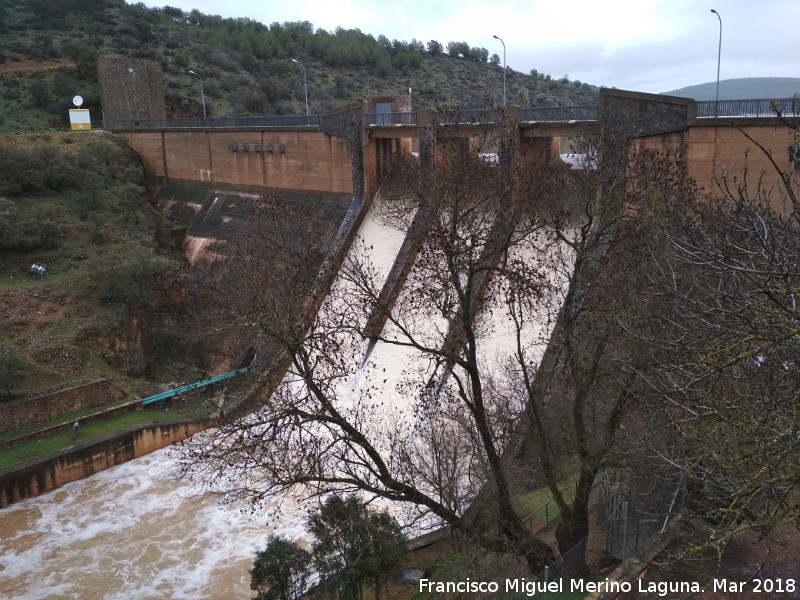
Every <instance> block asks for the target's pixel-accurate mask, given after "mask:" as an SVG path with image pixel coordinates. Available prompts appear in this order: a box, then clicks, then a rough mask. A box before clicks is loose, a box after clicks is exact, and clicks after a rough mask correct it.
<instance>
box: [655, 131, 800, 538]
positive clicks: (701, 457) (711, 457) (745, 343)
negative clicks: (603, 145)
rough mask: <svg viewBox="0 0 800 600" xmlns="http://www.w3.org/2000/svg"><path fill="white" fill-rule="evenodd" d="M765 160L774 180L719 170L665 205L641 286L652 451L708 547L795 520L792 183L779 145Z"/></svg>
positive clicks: (796, 345)
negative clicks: (657, 432) (653, 298)
mask: <svg viewBox="0 0 800 600" xmlns="http://www.w3.org/2000/svg"><path fill="white" fill-rule="evenodd" d="M790 134H791V136H792V139H794V140H796V136H797V128H796V126H795V127H794V128H792V129H790ZM751 141H752V140H751ZM754 143H755V142H754ZM761 150H762V151H764V152H767V149H765V148H761ZM769 156H770V159H771V161H772V164H773V166H774V167H775V168H776V170H777V171H778V174H779V176H780V179H779V180H780V182H781V183H780V184H779V185H778V186H776V187H774V188H767V186H766V185H764V184H763V181H764V179H763V177H762V176H759V177H757V178H753V177H752V176H751V175H750V174H749V173H748V172H747V169H745V170H744V172H743V174H742V175H741V176H734V175H733V174H729V173H724V172H723V173H721V174H720V175H719V178H718V188H719V194H718V197H716V198H714V199H713V200H712V201H710V202H708V203H704V204H699V205H695V206H692V207H687V206H685V205H684V206H681V205H676V206H674V207H673V214H672V215H671V218H670V219H669V220H668V221H666V225H665V226H664V227H663V233H664V236H665V239H666V240H667V242H668V244H667V246H666V248H665V252H664V253H663V254H662V255H661V256H659V257H658V261H657V263H658V270H657V271H654V277H653V285H652V288H651V289H652V292H653V293H654V294H660V295H662V296H663V297H664V298H666V299H667V301H668V302H667V303H665V304H664V305H663V307H662V308H663V310H662V311H660V312H659V313H658V314H657V319H654V320H656V321H657V322H658V323H659V324H660V325H662V327H661V331H660V335H659V339H658V340H657V343H658V346H659V347H660V348H661V349H662V350H663V351H662V356H663V358H664V362H663V363H662V364H661V365H659V368H658V369H657V371H655V373H657V376H656V377H654V379H653V383H654V387H655V388H656V389H657V390H658V391H659V394H660V397H661V398H663V399H664V400H665V401H666V402H663V403H662V405H661V407H662V408H661V410H662V413H663V418H661V419H660V421H661V422H662V423H664V424H666V425H667V427H668V429H667V432H668V433H669V435H663V434H662V435H661V436H660V438H658V439H661V440H662V442H663V443H662V445H661V446H660V447H659V448H657V449H655V448H654V449H653V450H654V451H655V452H654V453H655V454H657V455H658V456H659V457H660V459H661V462H662V464H669V465H671V466H672V468H673V469H674V470H680V471H681V472H683V473H684V474H685V478H686V482H687V483H686V485H687V489H688V492H689V508H690V510H691V512H692V513H693V514H696V515H698V516H699V517H701V518H703V519H704V520H705V521H706V522H707V523H708V524H709V527H710V535H709V538H708V542H707V543H708V544H710V545H713V546H715V547H717V548H718V549H720V550H721V549H722V548H723V547H724V546H725V544H726V543H727V541H728V540H729V539H730V537H731V536H733V535H735V534H736V533H738V532H739V531H741V530H743V529H749V528H754V529H757V530H759V531H761V532H763V533H767V532H769V531H770V530H771V529H772V528H773V527H774V526H775V525H777V524H780V523H787V522H788V523H795V524H797V523H798V522H800V521H799V518H800V501H798V497H797V492H796V490H797V486H798V484H800V470H799V469H798V467H799V466H800V465H799V464H798V461H797V458H796V456H797V450H798V449H799V448H800V435H799V434H798V432H800V426H798V419H797V414H798V412H797V410H798V400H800V397H799V396H798V390H800V369H798V366H799V365H798V356H800V335H798V332H800V306H798V290H799V289H800V220H799V219H798V216H799V215H800V212H798V203H797V197H798V183H797V180H796V178H793V170H794V167H795V166H796V163H795V161H794V160H793V157H792V155H791V147H790V154H789V157H788V162H787V160H786V158H785V157H779V156H773V155H772V154H771V153H769ZM687 208H690V209H691V210H687ZM656 275H657V276H656ZM651 341H654V340H653V339H651Z"/></svg>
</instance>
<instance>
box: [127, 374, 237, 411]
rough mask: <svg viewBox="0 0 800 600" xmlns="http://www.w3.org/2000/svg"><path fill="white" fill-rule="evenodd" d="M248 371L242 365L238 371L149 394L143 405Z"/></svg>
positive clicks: (143, 400)
mask: <svg viewBox="0 0 800 600" xmlns="http://www.w3.org/2000/svg"><path fill="white" fill-rule="evenodd" d="M246 371H247V367H242V368H241V369H238V370H236V371H230V372H228V373H223V374H222V375H217V376H216V377H211V378H210V379H203V380H202V381H197V382H195V383H190V384H188V385H184V386H181V387H179V388H175V389H174V390H169V391H166V392H161V393H160V394H155V395H153V396H148V397H147V398H143V399H142V406H147V405H148V404H153V403H154V402H158V401H159V400H166V399H167V398H172V397H173V396H177V395H179V394H183V393H184V392H189V391H191V390H197V389H200V388H202V387H205V386H207V385H211V384H212V383H217V382H218V381H223V380H225V379H230V378H231V377H235V376H236V375H241V374H242V373H245V372H246Z"/></svg>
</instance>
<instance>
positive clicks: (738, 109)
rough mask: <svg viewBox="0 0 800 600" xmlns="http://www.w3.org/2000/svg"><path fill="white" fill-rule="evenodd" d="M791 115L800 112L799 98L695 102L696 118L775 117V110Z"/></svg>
mask: <svg viewBox="0 0 800 600" xmlns="http://www.w3.org/2000/svg"><path fill="white" fill-rule="evenodd" d="M778 111H779V112H780V113H781V114H783V115H784V116H788V117H793V116H797V115H798V114H799V113H800V99H798V98H779V99H777V100H763V99H761V100H720V101H719V102H717V101H716V100H702V101H700V102H697V118H698V119H709V118H711V119H713V118H714V117H755V118H764V117H775V116H777V112H778Z"/></svg>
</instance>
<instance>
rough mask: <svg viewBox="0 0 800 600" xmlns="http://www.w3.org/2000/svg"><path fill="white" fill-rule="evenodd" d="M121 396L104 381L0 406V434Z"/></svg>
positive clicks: (105, 402) (98, 404)
mask: <svg viewBox="0 0 800 600" xmlns="http://www.w3.org/2000/svg"><path fill="white" fill-rule="evenodd" d="M124 395H125V392H123V391H122V390H120V389H117V388H116V387H114V385H113V384H112V383H111V382H110V381H108V380H106V379H101V380H99V381H93V382H91V383H85V384H81V385H76V386H72V387H69V388H66V389H63V390H59V391H56V392H52V393H48V394H44V395H42V396H37V397H35V398H28V399H24V400H18V401H16V402H10V403H8V404H2V405H0V433H3V432H5V431H9V430H12V429H18V428H19V427H25V426H27V425H35V424H37V423H42V422H44V421H47V420H49V419H52V418H54V417H57V416H59V415H63V414H65V413H68V412H72V411H75V410H80V409H82V408H86V407H87V406H103V405H107V404H111V403H113V402H116V401H117V400H119V399H120V398H122V397H123V396H124Z"/></svg>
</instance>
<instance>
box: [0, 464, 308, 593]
mask: <svg viewBox="0 0 800 600" xmlns="http://www.w3.org/2000/svg"><path fill="white" fill-rule="evenodd" d="M173 467H174V463H173V461H172V459H171V457H170V454H169V450H168V449H164V450H160V451H158V452H154V453H153V454H149V455H147V456H145V457H142V458H139V459H137V460H134V461H131V462H128V463H125V464H123V465H120V466H118V467H114V468H113V469H109V470H106V471H103V472H101V473H98V474H96V475H93V476H92V477H89V478H87V479H84V480H81V481H76V482H73V483H70V484H68V485H65V486H63V487H61V488H59V489H57V490H54V491H53V492H50V493H48V494H45V495H42V496H39V497H37V498H32V499H29V500H25V501H23V502H20V503H18V504H14V505H12V506H10V507H8V508H5V509H3V510H2V511H0V597H2V598H19V599H25V600H33V599H39V598H53V599H55V598H81V599H93V598H104V599H120V600H122V599H128V598H137V599H142V600H144V599H150V598H152V599H162V598H175V599H184V598H185V599H187V600H188V599H193V600H194V599H203V598H207V599H216V598H248V597H250V595H251V594H252V592H251V590H250V579H249V569H250V567H251V566H252V562H253V558H254V557H255V553H256V552H257V551H258V550H260V549H262V548H263V547H264V546H265V545H266V538H267V536H268V535H269V534H270V533H281V534H282V535H284V536H286V537H288V538H290V539H297V538H299V537H301V536H302V535H303V530H304V527H303V518H304V513H303V512H302V511H301V509H299V508H298V507H296V506H288V504H289V503H288V502H287V503H285V505H284V506H283V507H282V508H283V511H282V513H281V514H280V517H279V518H278V519H273V520H272V522H271V526H268V525H267V518H268V513H267V512H266V511H265V512H256V513H252V512H251V511H250V509H249V507H243V506H231V505H222V504H220V503H218V502H217V501H216V497H214V496H208V495H206V496H199V494H200V493H201V491H202V490H201V488H200V486H198V485H195V484H192V483H191V482H189V481H183V480H181V481H176V480H175V479H173V478H172V477H171V475H170V470H171V469H172V468H173Z"/></svg>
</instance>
